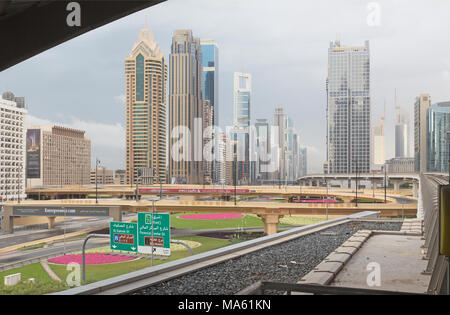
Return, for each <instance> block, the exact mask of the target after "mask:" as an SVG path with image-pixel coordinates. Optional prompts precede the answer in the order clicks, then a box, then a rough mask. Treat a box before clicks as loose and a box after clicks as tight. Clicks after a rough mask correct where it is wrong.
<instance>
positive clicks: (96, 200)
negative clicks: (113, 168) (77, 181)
mask: <svg viewBox="0 0 450 315" xmlns="http://www.w3.org/2000/svg"><path fill="white" fill-rule="evenodd" d="M99 165H100V160H99V159H97V158H96V159H95V203H98V185H97V169H98V166H99Z"/></svg>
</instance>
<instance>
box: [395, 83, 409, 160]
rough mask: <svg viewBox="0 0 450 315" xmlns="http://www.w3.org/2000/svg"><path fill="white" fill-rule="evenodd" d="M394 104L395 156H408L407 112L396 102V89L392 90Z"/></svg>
mask: <svg viewBox="0 0 450 315" xmlns="http://www.w3.org/2000/svg"><path fill="white" fill-rule="evenodd" d="M394 93H395V94H394V105H395V157H396V158H406V157H409V113H408V112H407V111H406V110H405V109H404V108H403V107H401V106H400V105H399V104H398V102H397V89H396V90H395V92H394Z"/></svg>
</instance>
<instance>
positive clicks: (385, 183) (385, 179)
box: [383, 164, 387, 203]
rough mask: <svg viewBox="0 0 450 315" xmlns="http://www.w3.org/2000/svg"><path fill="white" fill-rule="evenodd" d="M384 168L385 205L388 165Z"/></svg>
mask: <svg viewBox="0 0 450 315" xmlns="http://www.w3.org/2000/svg"><path fill="white" fill-rule="evenodd" d="M383 168H384V203H386V185H387V178H386V168H387V166H386V164H384V166H383Z"/></svg>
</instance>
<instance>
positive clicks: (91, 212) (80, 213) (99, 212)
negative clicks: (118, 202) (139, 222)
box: [13, 205, 110, 217]
mask: <svg viewBox="0 0 450 315" xmlns="http://www.w3.org/2000/svg"><path fill="white" fill-rule="evenodd" d="M13 215H14V216H19V217H23V216H47V217H60V216H76V217H109V216H110V215H109V207H94V206H93V207H89V206H86V207H81V206H70V205H68V206H67V207H61V206H48V207H46V206H26V205H20V206H13Z"/></svg>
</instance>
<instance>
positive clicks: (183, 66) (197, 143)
mask: <svg viewBox="0 0 450 315" xmlns="http://www.w3.org/2000/svg"><path fill="white" fill-rule="evenodd" d="M201 61H202V56H201V49H200V40H199V39H198V38H195V37H194V36H193V34H192V31H191V30H176V31H175V32H174V34H173V37H172V46H171V51H170V56H169V150H168V152H169V178H170V182H171V183H180V184H185V183H186V184H202V183H203V181H204V174H203V161H202V156H201V154H202V152H203V140H202V138H201V137H200V139H198V138H195V136H196V133H195V130H196V128H197V129H199V130H201V129H200V128H199V126H198V123H199V122H200V125H201V122H202V121H203V100H202V84H201V82H202V75H203V74H202V72H203V67H202V64H201ZM180 128H181V129H180ZM183 129H184V130H186V129H187V130H188V131H189V132H190V138H189V136H188V135H184V136H183V134H182V132H181V133H180V130H183ZM197 133H198V132H197ZM198 134H200V136H201V132H200V133H198ZM197 136H198V135H197ZM177 148H178V149H177ZM199 155H200V156H199Z"/></svg>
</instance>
